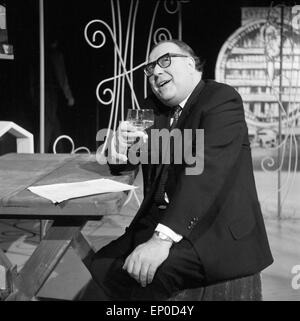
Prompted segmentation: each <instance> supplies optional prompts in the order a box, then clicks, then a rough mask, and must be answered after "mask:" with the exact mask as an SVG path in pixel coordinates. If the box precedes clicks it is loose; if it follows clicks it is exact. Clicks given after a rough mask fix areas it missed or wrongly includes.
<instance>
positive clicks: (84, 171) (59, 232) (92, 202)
mask: <svg viewBox="0 0 300 321" xmlns="http://www.w3.org/2000/svg"><path fill="white" fill-rule="evenodd" d="M134 176H135V173H134V172H126V173H123V174H122V175H121V176H112V175H111V173H110V170H109V167H108V166H107V165H99V164H98V163H97V162H96V159H95V156H94V155H83V154H77V155H70V154H7V155H4V156H2V157H0V180H1V183H0V219H40V220H51V223H52V225H51V226H50V227H49V228H48V230H47V233H46V235H45V237H44V238H43V239H42V240H41V242H40V243H39V245H38V246H37V248H36V249H35V251H34V252H33V254H32V255H31V256H30V258H29V259H28V260H27V261H26V263H25V265H24V267H23V268H22V270H21V271H19V273H17V271H16V267H14V266H13V265H12V263H11V262H10V261H9V260H8V258H7V257H6V256H5V254H4V253H3V252H2V251H1V249H0V264H1V265H3V266H5V267H6V269H7V270H8V271H9V273H8V277H9V278H10V282H9V284H10V288H9V291H8V293H7V296H6V300H32V299H34V297H35V295H36V294H37V293H38V291H39V290H40V289H41V287H42V286H43V284H44V283H45V282H46V280H47V278H48V277H49V276H50V274H51V272H52V271H53V269H54V268H55V267H56V265H57V264H58V263H59V261H60V259H61V258H62V256H63V255H64V254H65V253H66V251H67V249H68V247H69V246H70V245H72V246H73V247H74V249H75V252H76V253H77V254H78V255H79V256H80V257H81V258H82V259H83V258H84V257H85V256H86V255H88V253H89V252H90V251H91V248H90V247H89V244H88V243H87V241H86V240H85V239H84V237H83V235H82V234H81V232H80V231H81V229H82V228H83V226H84V225H85V223H86V222H87V221H88V220H97V219H101V217H102V216H104V215H112V214H117V213H118V212H119V210H120V208H121V206H122V204H123V202H124V200H125V198H126V193H125V192H118V193H105V194H98V195H93V196H87V197H81V198H77V199H72V200H68V201H65V202H62V203H60V204H58V205H54V204H53V203H52V202H51V201H49V200H47V199H45V198H42V197H39V196H37V195H35V194H33V193H31V192H30V191H29V190H27V187H29V186H37V185H45V184H54V183H71V182H77V181H85V180H90V179H97V178H102V177H106V178H110V179H114V180H117V181H119V182H122V183H127V184H132V182H133V180H134Z"/></svg>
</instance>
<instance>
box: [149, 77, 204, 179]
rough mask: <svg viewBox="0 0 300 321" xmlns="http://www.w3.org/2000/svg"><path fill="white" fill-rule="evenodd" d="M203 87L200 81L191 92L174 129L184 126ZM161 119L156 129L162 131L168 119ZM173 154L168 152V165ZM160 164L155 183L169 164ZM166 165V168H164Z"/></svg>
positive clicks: (202, 82)
mask: <svg viewBox="0 0 300 321" xmlns="http://www.w3.org/2000/svg"><path fill="white" fill-rule="evenodd" d="M204 86H205V83H204V81H203V80H200V82H199V83H198V85H197V86H196V87H195V89H194V91H193V92H192V94H191V96H190V97H189V99H188V100H187V102H186V104H185V106H184V108H183V110H182V112H181V114H180V116H179V119H178V121H177V124H176V125H175V127H174V128H180V127H181V126H182V124H184V121H185V120H186V119H187V117H188V115H189V114H190V113H191V111H192V110H193V108H195V107H196V106H197V105H198V104H197V103H198V101H199V95H200V94H201V92H202V90H203V88H204ZM163 116H164V117H163V119H162V120H160V122H158V123H157V127H156V128H158V129H163V128H169V127H170V126H169V121H170V119H169V117H166V115H163ZM169 145H170V142H168V147H167V148H169ZM173 156H174V155H173V153H172V151H170V163H172V160H173ZM164 160H166V153H165V159H164ZM164 160H163V162H162V164H159V165H158V166H157V170H156V174H155V179H154V181H156V180H157V179H158V177H159V176H160V174H161V172H162V170H163V169H164V170H167V169H168V166H169V164H165V162H164ZM166 165H167V166H166Z"/></svg>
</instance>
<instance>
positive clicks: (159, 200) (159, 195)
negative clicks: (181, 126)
mask: <svg viewBox="0 0 300 321" xmlns="http://www.w3.org/2000/svg"><path fill="white" fill-rule="evenodd" d="M181 110H182V108H181V107H180V106H179V105H177V106H175V107H174V108H173V110H172V111H173V116H172V118H173V122H172V124H171V125H170V131H171V130H172V129H174V127H175V126H176V124H177V121H178V118H179V116H180V113H181ZM170 121H171V119H170ZM167 179H168V166H165V167H164V169H163V171H162V173H161V178H160V181H159V183H158V187H157V190H156V192H155V194H154V201H155V204H156V205H165V204H166V201H165V185H166V182H167Z"/></svg>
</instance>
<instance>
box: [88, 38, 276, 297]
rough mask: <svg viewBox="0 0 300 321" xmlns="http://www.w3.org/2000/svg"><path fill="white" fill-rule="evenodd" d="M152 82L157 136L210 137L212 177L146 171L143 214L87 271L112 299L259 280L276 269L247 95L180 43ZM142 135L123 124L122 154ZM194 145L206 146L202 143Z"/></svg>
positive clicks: (180, 169) (152, 65)
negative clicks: (215, 77)
mask: <svg viewBox="0 0 300 321" xmlns="http://www.w3.org/2000/svg"><path fill="white" fill-rule="evenodd" d="M145 73H146V75H147V76H148V78H149V82H150V86H151V88H152V91H153V93H154V97H155V98H152V99H151V101H152V103H153V104H154V105H153V109H154V111H155V122H154V126H153V128H156V129H163V128H170V126H172V127H171V128H173V127H175V128H178V129H179V130H181V131H182V132H183V130H184V129H191V130H196V129H203V130H204V170H203V171H202V173H198V174H197V175H187V174H186V169H187V167H188V165H187V164H186V163H185V162H184V161H183V162H182V163H181V164H175V163H174V162H171V164H170V165H168V164H158V165H155V164H148V165H146V164H144V165H143V176H144V200H143V203H142V204H141V207H140V209H139V211H138V213H137V214H136V216H135V218H134V219H133V221H132V223H131V224H130V226H129V227H128V228H127V229H126V232H125V233H124V234H123V235H122V236H121V237H120V238H118V239H117V240H115V241H113V242H111V243H110V244H109V245H107V246H105V247H104V248H102V249H101V250H100V251H99V252H98V253H96V254H95V255H94V257H93V258H92V260H91V261H90V262H89V264H87V265H88V267H89V270H90V272H91V274H92V276H93V278H94V280H95V281H96V282H97V283H98V285H99V286H100V289H101V291H102V294H103V300H110V299H113V300H165V299H167V298H168V297H170V296H171V295H172V293H174V292H176V291H178V290H181V289H184V288H192V287H200V286H204V285H209V284H213V283H217V282H222V281H225V280H230V279H234V278H239V277H243V276H248V275H252V274H255V273H257V272H259V271H261V270H263V269H264V268H266V267H267V266H268V265H270V264H271V263H272V262H273V258H272V255H271V252H270V248H269V244H268V239H267V235H266V231H265V226H264V222H263V217H262V213H261V209H260V205H259V202H258V198H257V193H256V188H255V182H254V176H253V168H252V160H251V152H250V146H249V140H248V131H247V126H246V122H245V117H244V110H243V104H242V100H241V98H240V96H239V94H238V93H237V92H236V91H235V90H234V89H233V88H231V87H230V86H227V85H224V84H220V83H217V82H214V81H205V80H202V66H201V63H200V61H199V58H198V57H196V56H195V54H194V52H193V50H192V49H191V48H190V47H189V46H187V45H186V44H185V43H183V42H181V41H177V40H170V41H163V42H160V43H158V44H157V45H156V46H155V47H154V48H153V49H152V51H151V53H150V56H149V63H148V64H147V65H146V67H145ZM149 101H150V100H149ZM149 103H150V102H149ZM148 106H149V105H148ZM175 106H176V111H175V112H174V108H175ZM179 107H180V108H179ZM153 128H152V129H153ZM148 134H149V135H148V136H149V137H150V136H151V135H150V132H148ZM134 135H136V136H137V135H138V134H135V132H134V131H133V130H131V129H130V128H128V127H127V129H126V130H124V128H123V129H122V125H121V129H119V131H118V135H117V139H116V142H117V143H116V146H118V147H121V148H119V149H118V150H122V146H123V147H124V150H125V149H126V147H128V146H129V147H130V146H131V145H132V139H131V140H129V141H128V140H127V143H126V139H128V138H132V137H133V136H134ZM136 136H134V137H136ZM191 143H192V145H193V146H194V145H195V144H197V141H196V139H195V136H193V139H192V142H191ZM150 145H151V144H150ZM125 167H126V166H125Z"/></svg>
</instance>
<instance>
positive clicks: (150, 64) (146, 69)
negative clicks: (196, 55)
mask: <svg viewBox="0 0 300 321" xmlns="http://www.w3.org/2000/svg"><path fill="white" fill-rule="evenodd" d="M166 57H168V58H169V63H168V65H167V66H166V65H162V64H161V61H162V59H163V58H166ZM171 57H181V58H188V57H190V56H187V55H183V54H178V53H171V52H168V53H166V54H164V55H162V56H160V57H158V58H157V59H156V60H155V61H152V62H150V63H148V64H146V66H145V67H144V73H145V75H146V76H147V77H151V76H152V75H153V71H154V68H155V66H156V65H159V67H161V68H168V67H169V66H170V65H171V62H172V61H171ZM149 67H152V72H149V71H148V68H149Z"/></svg>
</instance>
